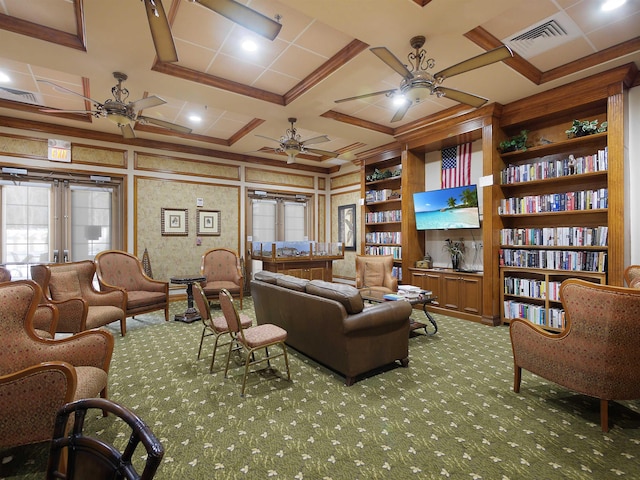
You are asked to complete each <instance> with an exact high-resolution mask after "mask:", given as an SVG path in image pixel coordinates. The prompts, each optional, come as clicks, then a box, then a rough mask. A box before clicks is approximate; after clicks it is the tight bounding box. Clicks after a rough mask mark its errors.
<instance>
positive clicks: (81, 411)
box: [47, 398, 164, 480]
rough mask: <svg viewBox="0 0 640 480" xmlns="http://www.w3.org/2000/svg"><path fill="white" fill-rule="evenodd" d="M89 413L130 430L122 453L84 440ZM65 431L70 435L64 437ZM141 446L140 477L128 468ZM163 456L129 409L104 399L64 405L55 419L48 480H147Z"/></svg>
mask: <svg viewBox="0 0 640 480" xmlns="http://www.w3.org/2000/svg"><path fill="white" fill-rule="evenodd" d="M90 409H99V410H102V411H103V412H104V413H106V414H109V413H111V414H113V415H115V416H117V417H118V418H120V419H121V420H123V421H124V422H125V423H126V424H127V425H128V426H129V427H130V428H131V435H130V436H129V441H128V443H127V446H126V448H125V449H124V452H121V451H119V450H118V449H116V448H115V447H114V446H113V445H110V444H108V443H107V442H105V441H104V440H102V439H99V438H93V437H88V436H85V434H84V433H83V428H84V422H85V418H86V415H87V411H88V410H90ZM72 414H73V416H72ZM70 417H72V418H70ZM69 424H70V425H71V427H69ZM68 430H69V433H67V431H68ZM140 444H142V445H143V447H144V448H145V450H146V453H147V459H146V462H145V464H144V469H143V471H142V474H139V473H138V472H137V471H136V469H135V467H134V466H133V465H132V464H131V460H132V457H133V455H134V453H135V452H136V449H137V447H138V446H139V445H140ZM136 455H137V454H136ZM163 456H164V447H163V446H162V444H161V443H160V441H159V440H158V439H157V438H156V437H155V435H154V434H153V432H152V431H151V429H150V428H149V427H148V426H147V424H145V423H144V422H143V421H142V419H141V418H140V417H138V416H137V415H136V414H135V413H133V412H132V411H130V410H129V409H127V408H125V407H123V406H122V405H119V404H117V403H115V402H112V401H111V400H106V399H104V398H91V399H85V400H78V401H76V402H73V403H67V404H66V405H64V406H63V407H62V408H61V409H60V410H59V411H58V414H57V416H56V424H55V428H54V432H53V440H52V441H51V447H50V452H49V464H48V467H47V480H53V479H64V480H74V479H78V480H80V479H91V480H108V479H114V478H122V479H127V480H149V479H151V478H153V477H154V476H155V474H156V471H157V470H158V467H159V466H160V461H161V460H162V457H163Z"/></svg>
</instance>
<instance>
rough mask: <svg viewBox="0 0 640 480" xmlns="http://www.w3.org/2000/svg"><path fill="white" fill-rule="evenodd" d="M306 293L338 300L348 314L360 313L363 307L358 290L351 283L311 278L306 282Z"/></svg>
mask: <svg viewBox="0 0 640 480" xmlns="http://www.w3.org/2000/svg"><path fill="white" fill-rule="evenodd" d="M307 293H310V294H312V295H318V296H319V297H324V298H329V299H331V300H335V301H337V302H340V303H341V304H342V306H343V307H344V309H345V310H346V311H347V313H348V314H350V315H352V314H354V313H360V312H361V311H362V310H363V309H364V302H363V300H362V297H361V296H360V292H359V291H358V289H357V288H355V287H352V286H351V285H345V284H342V283H332V282H325V281H323V280H311V281H310V282H309V283H307Z"/></svg>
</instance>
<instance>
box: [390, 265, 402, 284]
mask: <svg viewBox="0 0 640 480" xmlns="http://www.w3.org/2000/svg"><path fill="white" fill-rule="evenodd" d="M391 276H392V277H394V278H397V279H398V281H399V282H401V281H402V268H401V267H396V266H394V267H393V268H392V269H391Z"/></svg>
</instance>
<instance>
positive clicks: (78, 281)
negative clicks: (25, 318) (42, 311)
mask: <svg viewBox="0 0 640 480" xmlns="http://www.w3.org/2000/svg"><path fill="white" fill-rule="evenodd" d="M95 273H96V266H95V264H94V263H93V262H92V261H91V260H83V261H81V262H72V263H52V264H48V265H32V266H31V278H33V280H35V281H36V282H37V283H38V284H39V285H40V288H42V291H43V292H44V297H43V300H42V302H43V303H52V304H53V305H55V306H56V307H57V308H58V310H59V311H60V319H59V321H58V330H57V331H58V332H66V333H77V332H82V331H84V330H89V329H92V328H98V327H102V326H105V325H108V324H110V323H113V322H117V321H120V333H121V334H122V336H124V335H125V334H126V332H127V323H126V321H127V317H126V315H125V310H126V308H125V300H126V294H125V292H124V290H122V289H119V290H117V291H112V292H100V291H98V290H96V289H95V288H94V286H93V277H94V276H95Z"/></svg>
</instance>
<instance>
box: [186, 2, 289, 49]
mask: <svg viewBox="0 0 640 480" xmlns="http://www.w3.org/2000/svg"><path fill="white" fill-rule="evenodd" d="M195 1H196V2H197V3H199V4H200V5H202V6H204V7H207V8H208V9H209V10H213V11H214V12H216V13H219V14H220V15H222V16H223V17H227V18H228V19H229V20H231V21H232V22H234V23H237V24H238V25H242V26H243V27H245V28H248V29H249V30H251V31H252V32H255V33H257V34H258V35H262V36H263V37H265V38H268V39H269V40H273V39H274V38H276V37H277V36H278V33H280V29H281V28H282V24H281V23H278V22H276V21H275V20H272V19H271V18H269V17H266V16H264V15H262V14H261V13H258V12H256V11H255V10H252V9H250V8H249V7H247V6H245V5H242V4H241V3H238V2H235V1H234V0H195Z"/></svg>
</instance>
